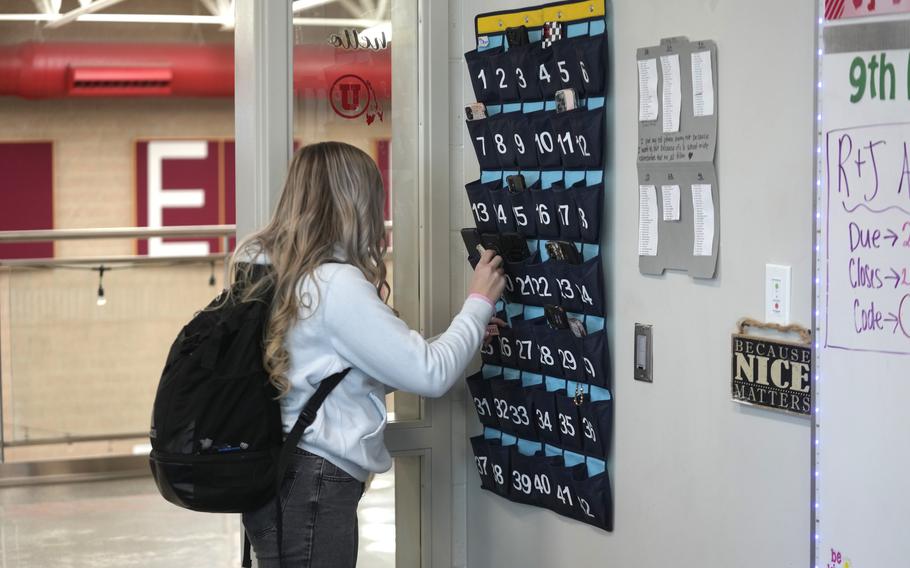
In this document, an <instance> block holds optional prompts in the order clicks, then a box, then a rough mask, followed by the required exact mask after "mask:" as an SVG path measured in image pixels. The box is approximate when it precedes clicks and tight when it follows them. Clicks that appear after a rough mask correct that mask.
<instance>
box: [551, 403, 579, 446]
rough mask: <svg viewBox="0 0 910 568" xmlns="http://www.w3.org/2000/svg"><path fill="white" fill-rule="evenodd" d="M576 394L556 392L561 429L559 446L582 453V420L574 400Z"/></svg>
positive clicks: (557, 415) (558, 420) (557, 416)
mask: <svg viewBox="0 0 910 568" xmlns="http://www.w3.org/2000/svg"><path fill="white" fill-rule="evenodd" d="M573 394H574V393H567V392H566V391H556V419H557V422H558V425H557V428H559V446H560V447H561V448H564V449H566V450H573V451H578V452H580V451H582V449H583V444H582V430H581V419H580V418H579V416H578V406H576V404H575V400H574V399H573V398H572V395H573Z"/></svg>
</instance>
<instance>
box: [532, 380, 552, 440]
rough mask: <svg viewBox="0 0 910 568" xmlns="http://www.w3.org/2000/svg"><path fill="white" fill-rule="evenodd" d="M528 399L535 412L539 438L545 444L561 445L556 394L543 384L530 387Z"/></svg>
mask: <svg viewBox="0 0 910 568" xmlns="http://www.w3.org/2000/svg"><path fill="white" fill-rule="evenodd" d="M525 390H526V391H527V395H528V399H529V400H530V401H531V409H532V411H533V412H534V424H535V426H536V427H537V439H538V440H540V441H541V442H544V443H545V444H553V445H559V439H560V438H559V418H558V416H557V414H556V396H555V395H554V394H553V393H552V392H549V391H548V390H546V388H544V387H543V385H539V386H534V387H529V388H527V389H525Z"/></svg>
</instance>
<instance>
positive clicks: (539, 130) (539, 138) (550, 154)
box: [525, 110, 562, 169]
mask: <svg viewBox="0 0 910 568" xmlns="http://www.w3.org/2000/svg"><path fill="white" fill-rule="evenodd" d="M554 115H555V113H553V112H551V111H544V110H542V111H538V112H532V113H528V114H527V115H525V116H527V118H528V125H529V127H530V129H531V132H533V134H534V149H535V150H536V151H537V164H538V165H539V167H540V168H541V169H548V168H559V167H561V166H562V159H561V158H560V155H559V150H558V149H557V148H556V137H555V136H554V134H553V125H552V124H551V123H550V117H552V116H554Z"/></svg>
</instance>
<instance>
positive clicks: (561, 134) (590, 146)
mask: <svg viewBox="0 0 910 568" xmlns="http://www.w3.org/2000/svg"><path fill="white" fill-rule="evenodd" d="M550 125H551V128H552V129H553V137H554V138H555V140H556V146H557V147H558V150H559V154H560V157H561V161H562V166H563V167H564V168H565V169H569V170H572V169H599V168H601V167H602V164H603V153H604V148H603V140H604V137H603V129H604V113H603V109H602V108H600V109H597V110H585V109H575V110H569V111H565V112H561V113H556V114H555V115H553V116H552V117H551V118H550Z"/></svg>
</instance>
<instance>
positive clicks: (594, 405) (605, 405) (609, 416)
mask: <svg viewBox="0 0 910 568" xmlns="http://www.w3.org/2000/svg"><path fill="white" fill-rule="evenodd" d="M578 414H579V416H580V417H581V430H582V447H583V449H584V451H585V453H586V454H588V455H592V456H597V457H600V458H603V459H606V458H607V455H608V454H609V453H610V438H611V436H612V433H613V400H612V399H609V400H598V401H593V400H589V398H588V397H586V398H585V401H584V403H582V405H581V406H579V407H578Z"/></svg>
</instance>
